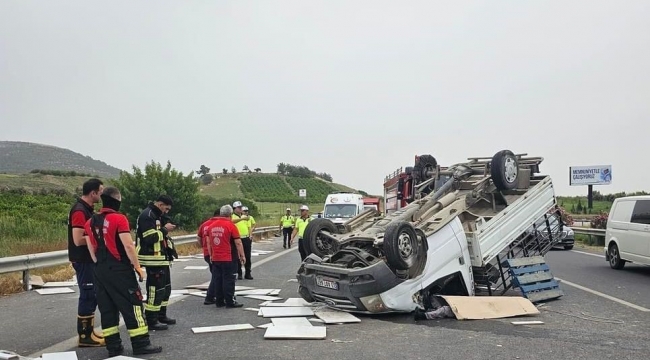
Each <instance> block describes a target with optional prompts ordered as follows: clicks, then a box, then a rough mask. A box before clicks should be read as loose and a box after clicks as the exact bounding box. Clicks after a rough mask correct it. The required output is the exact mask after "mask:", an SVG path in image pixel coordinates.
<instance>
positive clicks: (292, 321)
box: [271, 317, 313, 326]
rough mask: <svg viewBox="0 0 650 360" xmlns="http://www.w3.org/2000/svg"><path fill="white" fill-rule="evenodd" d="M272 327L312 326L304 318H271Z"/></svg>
mask: <svg viewBox="0 0 650 360" xmlns="http://www.w3.org/2000/svg"><path fill="white" fill-rule="evenodd" d="M271 323H272V324H273V326H313V325H312V324H311V323H310V322H309V320H307V318H306V317H286V318H272V319H271Z"/></svg>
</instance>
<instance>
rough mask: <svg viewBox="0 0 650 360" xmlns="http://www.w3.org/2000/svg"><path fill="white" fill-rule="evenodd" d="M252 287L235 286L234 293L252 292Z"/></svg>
mask: <svg viewBox="0 0 650 360" xmlns="http://www.w3.org/2000/svg"><path fill="white" fill-rule="evenodd" d="M254 289H255V288H254V287H250V286H239V285H235V291H243V290H254Z"/></svg>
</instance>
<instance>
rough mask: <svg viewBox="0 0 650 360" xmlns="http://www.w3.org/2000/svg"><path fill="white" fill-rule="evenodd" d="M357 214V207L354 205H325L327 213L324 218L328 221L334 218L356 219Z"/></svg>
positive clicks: (325, 212)
mask: <svg viewBox="0 0 650 360" xmlns="http://www.w3.org/2000/svg"><path fill="white" fill-rule="evenodd" d="M356 212H357V206H356V205H354V204H341V205H335V204H328V205H325V211H324V213H323V217H325V218H326V219H334V218H351V217H354V216H355V215H357V214H356Z"/></svg>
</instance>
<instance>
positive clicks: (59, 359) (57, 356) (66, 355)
mask: <svg viewBox="0 0 650 360" xmlns="http://www.w3.org/2000/svg"><path fill="white" fill-rule="evenodd" d="M41 358H42V359H43V360H78V359H79V358H78V357H77V353H76V352H75V351H65V352H56V353H47V354H43V355H42V356H41Z"/></svg>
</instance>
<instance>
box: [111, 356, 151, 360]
mask: <svg viewBox="0 0 650 360" xmlns="http://www.w3.org/2000/svg"><path fill="white" fill-rule="evenodd" d="M111 360H145V359H142V358H134V357H128V356H124V355H120V356H117V357H112V358H111Z"/></svg>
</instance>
